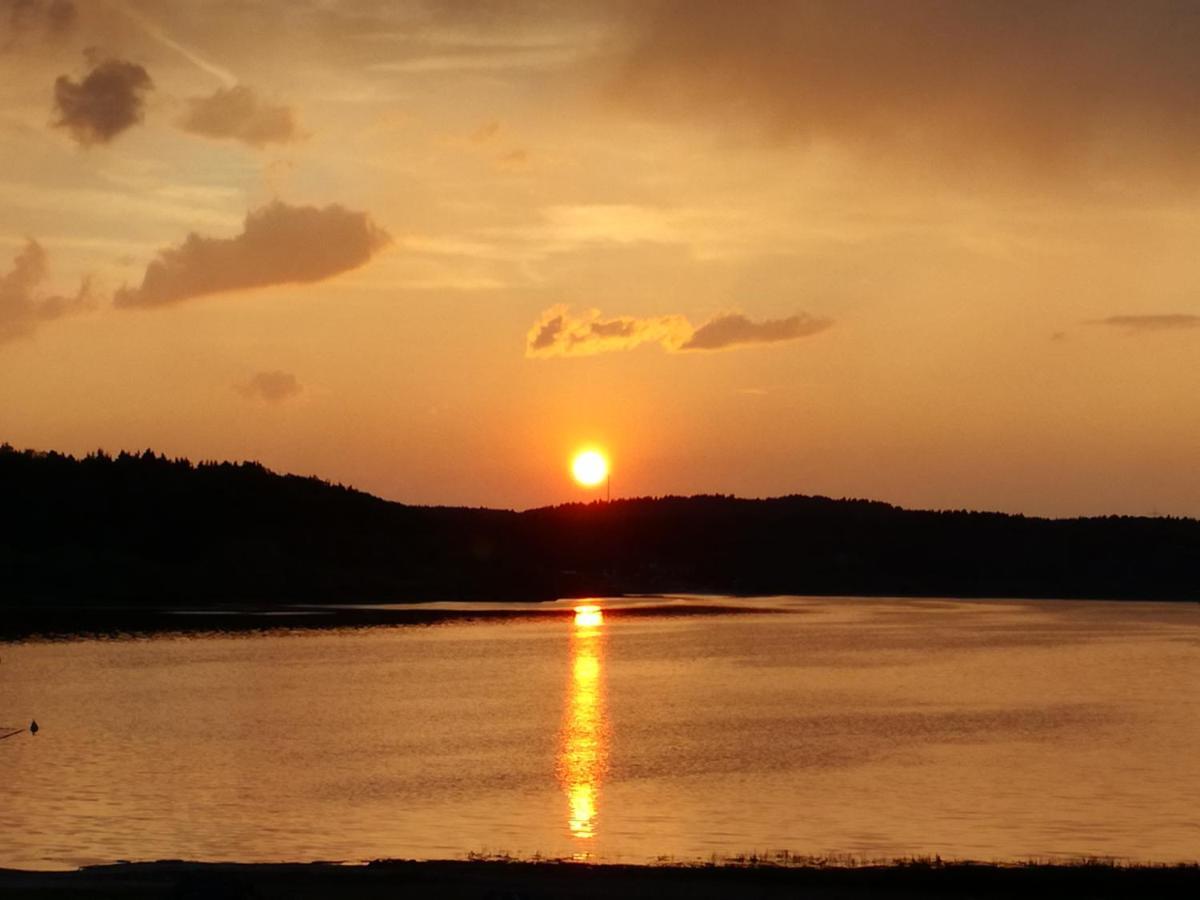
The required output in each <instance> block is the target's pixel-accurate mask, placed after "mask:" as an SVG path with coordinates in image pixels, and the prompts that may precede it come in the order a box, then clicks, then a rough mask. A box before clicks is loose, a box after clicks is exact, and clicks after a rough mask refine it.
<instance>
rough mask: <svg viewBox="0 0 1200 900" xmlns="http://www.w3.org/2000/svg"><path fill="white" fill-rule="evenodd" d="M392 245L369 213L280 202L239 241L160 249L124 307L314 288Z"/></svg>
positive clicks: (252, 217) (256, 213)
mask: <svg viewBox="0 0 1200 900" xmlns="http://www.w3.org/2000/svg"><path fill="white" fill-rule="evenodd" d="M390 240H391V239H390V238H389V236H388V234H387V232H385V231H384V230H383V229H382V228H380V227H379V226H378V225H376V224H375V223H374V222H373V221H372V219H371V217H370V216H369V215H367V214H366V213H362V212H354V211H352V210H348V209H346V208H345V207H343V206H339V205H337V204H333V205H330V206H326V207H316V206H289V205H287V204H286V203H281V202H279V201H275V202H274V203H270V204H268V205H266V206H264V207H261V208H260V209H256V210H253V211H252V212H250V213H248V214H247V215H246V222H245V225H244V227H243V229H242V233H241V234H239V235H237V236H236V237H232V238H212V237H204V236H202V235H199V234H196V233H195V232H193V233H192V234H190V235H188V237H187V239H186V240H185V241H184V242H183V243H182V244H180V245H179V246H178V247H167V248H164V249H163V250H160V251H159V254H158V258H157V259H155V260H154V261H153V262H151V263H150V264H149V265H148V266H147V267H146V274H145V276H144V277H143V278H142V283H141V285H140V286H138V287H122V288H121V289H120V290H119V291H117V293H116V296H115V297H114V298H113V303H114V305H116V306H119V307H133V306H163V305H166V304H169V303H178V302H180V301H183V300H189V299H191V298H193V297H203V296H205V295H208V294H219V293H224V292H226V291H237V290H245V289H247V288H257V287H266V286H268V285H276V284H306V283H310V282H315V281H323V280H325V279H326V278H332V277H333V276H334V275H339V274H341V273H342V272H348V271H350V270H351V269H356V268H358V267H359V266H361V265H364V264H365V263H366V262H367V261H368V260H370V258H371V257H372V256H374V255H375V253H377V252H378V251H379V250H380V249H382V248H383V247H384V246H385V245H386V244H387V243H389V241H390Z"/></svg>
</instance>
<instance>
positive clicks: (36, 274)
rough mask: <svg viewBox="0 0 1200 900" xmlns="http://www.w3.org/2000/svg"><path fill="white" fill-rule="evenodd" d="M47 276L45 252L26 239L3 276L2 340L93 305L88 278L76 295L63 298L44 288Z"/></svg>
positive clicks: (0, 290)
mask: <svg viewBox="0 0 1200 900" xmlns="http://www.w3.org/2000/svg"><path fill="white" fill-rule="evenodd" d="M48 275H49V265H48V261H47V257H46V251H45V250H44V249H43V248H42V245H41V244H39V243H38V242H37V241H34V240H29V241H27V242H26V244H25V246H24V248H22V249H21V250H20V251H19V252H18V253H17V255H16V256H15V257H14V258H13V264H12V269H11V270H9V271H8V272H7V273H5V274H4V275H0V343H4V342H5V341H9V340H12V339H14V338H18V337H24V336H27V335H30V334H33V332H34V331H35V330H36V329H37V327H38V325H40V324H41V323H43V322H47V321H49V320H51V319H58V318H61V317H62V316H67V315H71V314H73V313H77V312H82V311H84V310H87V309H90V308H91V307H92V306H93V302H92V297H91V291H90V289H89V284H88V282H87V281H86V280H85V281H84V282H83V284H81V285H80V287H79V291H78V293H76V294H75V296H73V297H64V296H59V295H55V294H48V293H46V292H45V291H43V290H42V286H43V284H44V283H45V281H46V279H47V277H48Z"/></svg>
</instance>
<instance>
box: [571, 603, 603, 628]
mask: <svg viewBox="0 0 1200 900" xmlns="http://www.w3.org/2000/svg"><path fill="white" fill-rule="evenodd" d="M575 624H576V625H578V626H580V627H581V628H596V627H598V626H600V625H603V624H604V611H603V610H602V609H600V607H598V606H577V607H575Z"/></svg>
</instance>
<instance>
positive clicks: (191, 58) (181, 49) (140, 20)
mask: <svg viewBox="0 0 1200 900" xmlns="http://www.w3.org/2000/svg"><path fill="white" fill-rule="evenodd" d="M112 5H113V6H115V7H116V8H117V9H118V10H119V11H120V12H122V13H124V14H125V15H126V16H127V17H128V18H129V19H130V20H131V21H132V22H134V23H135V24H137V26H138V27H139V28H141V29H142V30H143V31H144V32H146V34H148V35H150V37H152V38H154V39H155V40H156V41H158V42H159V43H160V44H162V45H163V46H165V47H170V48H171V49H172V50H174V51H175V52H176V53H178V54H179V55H180V56H182V57H183V58H184V59H186V60H187V61H188V62H190V63H192V64H193V65H194V66H196V67H198V68H200V69H202V70H204V71H205V72H207V73H208V74H209V75H212V76H213V77H214V78H217V79H219V80H220V81H221V82H222V83H223V84H224V85H225V87H233V86H234V85H236V84H237V83H238V80H237V76H236V75H234V74H233V73H232V72H230V71H229V70H228V69H225V68H222V67H221V66H218V65H217V64H216V63H211V62H209V61H208V60H207V59H205V58H204V57H203V56H201V55H200V54H198V53H196V52H194V51H192V50H189V49H188V48H187V47H185V46H183V44H181V43H179V41H177V40H175V39H174V38H172V37H171V36H170V35H169V34H167V33H166V32H165V31H163V30H162V29H161V28H159V27H158V26H157V25H155V24H154V23H153V22H151V21H150V20H149V19H147V18H145V17H144V16H143V15H142V14H141V13H137V12H134V11H133V10H132V9H130V8H129V7H128V6H126V5H125V4H124V3H119V2H115V3H113V4H112Z"/></svg>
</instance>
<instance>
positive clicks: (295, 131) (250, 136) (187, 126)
mask: <svg viewBox="0 0 1200 900" xmlns="http://www.w3.org/2000/svg"><path fill="white" fill-rule="evenodd" d="M187 106H188V108H187V113H186V114H185V115H184V117H183V119H182V120H181V121H180V127H181V128H183V130H184V131H188V132H191V133H192V134H199V135H203V136H205V137H211V138H230V139H233V140H238V141H242V142H243V143H246V144H250V145H251V146H253V147H262V146H263V145H265V144H271V143H276V144H286V143H288V142H290V141H295V140H298V139H299V138H300V137H302V135H301V132H300V127H299V125H298V124H297V122H296V114H295V112H293V111H292V108H291V107H289V106H285V105H282V104H272V103H265V102H264V101H263V100H262V99H261V98H260V97H259V96H258V94H257V92H255V90H254V89H253V88H251V87H248V86H246V85H242V84H239V85H236V86H234V87H231V88H218V89H217V91H216V92H215V93H214V94H212V95H211V96H209V97H193V98H191V99H190V100H188V101H187Z"/></svg>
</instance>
